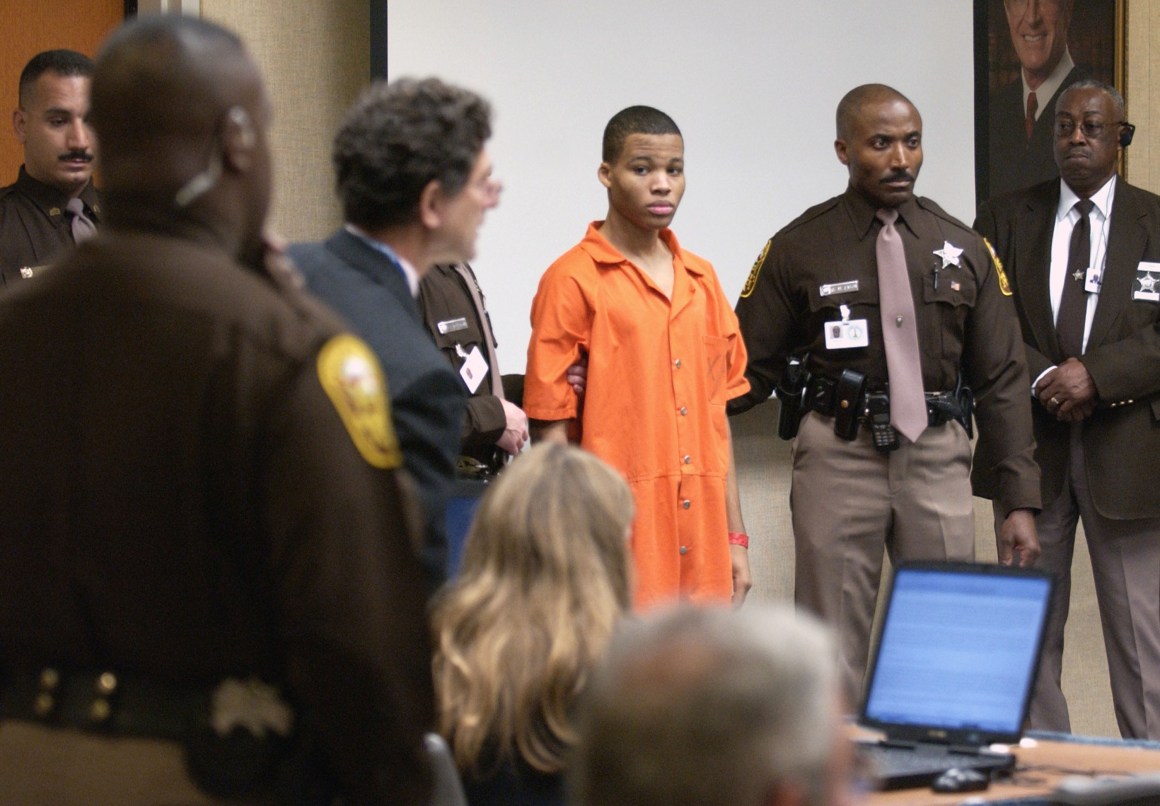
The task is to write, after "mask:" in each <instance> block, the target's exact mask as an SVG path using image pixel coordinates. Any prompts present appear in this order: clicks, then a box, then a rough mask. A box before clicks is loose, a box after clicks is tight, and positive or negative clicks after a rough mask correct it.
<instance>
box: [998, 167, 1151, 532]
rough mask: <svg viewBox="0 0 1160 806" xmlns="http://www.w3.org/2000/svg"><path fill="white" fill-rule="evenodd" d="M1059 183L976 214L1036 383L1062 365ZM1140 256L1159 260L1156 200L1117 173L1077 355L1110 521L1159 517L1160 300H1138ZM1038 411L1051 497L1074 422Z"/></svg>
mask: <svg viewBox="0 0 1160 806" xmlns="http://www.w3.org/2000/svg"><path fill="white" fill-rule="evenodd" d="M1059 188H1060V182H1059V181H1058V180H1054V181H1048V182H1044V183H1041V184H1039V185H1036V186H1035V187H1032V188H1028V189H1026V190H1023V191H1018V192H1015V193H1010V194H1007V195H1004V196H1001V197H999V198H997V199H992V200H991V201H990V202H987V203H986V204H984V205H982V207H980V208H979V215H978V218H976V219H975V229H977V230H978V231H979V232H981V233H982V234H983V236H984V237H986V238H987V239H988V240H989V241H991V243H993V244H994V246H995V249H996V250H997V252H998V254H999V259H1000V260H1001V261H1002V263H1003V266H1004V267H1005V269H1006V273H1007V278H1008V280H1009V281H1010V284H1011V287H1012V289H1013V291H1014V295H1015V307H1016V310H1017V311H1018V314H1019V324H1020V326H1021V327H1022V328H1023V340H1024V342H1025V344H1026V346H1027V368H1028V370H1030V374H1031V378H1032V380H1034V379H1035V378H1036V377H1038V376H1039V375H1040V374H1041V373H1042V372H1043V371H1044V370H1046V369H1047V368H1048V367H1051V366H1053V365H1056V364H1059V363H1061V362H1062V361H1063V355H1062V353H1061V352H1060V349H1059V343H1058V340H1057V339H1056V335H1055V323H1054V318H1053V316H1052V312H1051V300H1050V297H1049V290H1048V288H1049V286H1048V282H1049V280H1048V274H1049V264H1050V261H1051V239H1052V233H1053V229H1054V226H1055V223H1054V221H1055V211H1056V208H1057V207H1058V205H1059ZM1142 260H1143V261H1160V196H1156V195H1155V194H1152V193H1149V192H1147V191H1145V190H1140V189H1139V188H1135V187H1132V186H1131V185H1129V184H1128V183H1127V182H1125V181H1124V180H1123V179H1119V180H1117V182H1116V188H1115V196H1114V199H1113V202H1112V217H1111V221H1110V222H1109V231H1108V247H1107V261H1106V265H1105V268H1104V276H1103V286H1102V288H1101V291H1100V299H1099V304H1098V306H1097V307H1096V313H1095V319H1094V321H1093V322H1092V329H1091V334H1090V335H1089V337H1088V344H1087V351H1086V352H1085V353H1084V354H1083V356H1082V358H1081V359H1080V360H1081V361H1083V364H1084V366H1085V367H1086V368H1087V370H1088V372H1089V373H1091V376H1092V380H1093V381H1094V382H1095V385H1096V389H1097V393H1098V396H1099V397H1098V399H1099V405H1098V408H1097V409H1096V411H1095V413H1094V414H1093V415H1092V416H1091V417H1090V418H1089V419H1088V420H1087V421H1086V422H1085V423H1084V429H1083V446H1084V458H1085V460H1086V466H1087V473H1088V482H1089V484H1090V486H1091V491H1092V498H1093V500H1094V501H1095V506H1096V509H1097V510H1098V511H1099V513H1100V514H1101V515H1103V516H1105V517H1108V518H1117V519H1125V518H1155V517H1160V495H1157V494H1156V481H1155V477H1154V472H1155V470H1154V468H1155V462H1156V457H1157V456H1160V303H1155V302H1149V301H1145V300H1134V299H1133V291H1134V290H1137V289H1139V288H1140V284H1139V283H1138V282H1137V267H1138V265H1139V263H1140V261H1142ZM1032 409H1033V412H1034V421H1035V438H1036V441H1037V443H1038V446H1037V448H1036V452H1035V458H1036V460H1037V461H1038V462H1039V465H1040V467H1041V468H1042V469H1043V476H1042V484H1043V501H1044V503H1047V502H1049V501H1051V500H1053V499H1054V498H1055V496H1056V495H1058V493H1059V491H1060V488H1061V486H1062V484H1063V477H1064V470H1065V468H1066V466H1067V464H1066V463H1067V454H1068V432H1069V427H1068V425H1067V424H1066V423H1060V422H1059V421H1058V420H1056V419H1055V417H1054V416H1053V415H1051V414H1048V412H1047V410H1046V409H1044V408H1043V406H1042V405H1040V404H1039V403H1035V404H1034V405H1033V406H1032Z"/></svg>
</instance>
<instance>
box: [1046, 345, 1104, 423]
mask: <svg viewBox="0 0 1160 806" xmlns="http://www.w3.org/2000/svg"><path fill="white" fill-rule="evenodd" d="M1035 395H1036V397H1038V398H1039V402H1040V403H1042V404H1043V406H1044V408H1046V409H1047V410H1048V411H1049V412H1051V413H1052V414H1054V415H1055V416H1056V417H1057V418H1058V419H1060V420H1062V421H1064V422H1078V421H1080V420H1082V419H1084V418H1085V417H1089V416H1091V414H1092V412H1094V411H1095V408H1096V385H1095V383H1094V382H1093V381H1092V376H1091V375H1090V374H1089V373H1088V371H1087V367H1085V366H1084V365H1083V362H1082V361H1080V360H1079V359H1078V358H1069V359H1067V360H1066V361H1064V362H1063V363H1062V364H1060V365H1059V366H1058V367H1056V368H1055V369H1053V370H1051V371H1050V372H1048V373H1047V374H1046V375H1044V376H1043V377H1042V378H1040V379H1039V384H1038V385H1037V386H1036V387H1035Z"/></svg>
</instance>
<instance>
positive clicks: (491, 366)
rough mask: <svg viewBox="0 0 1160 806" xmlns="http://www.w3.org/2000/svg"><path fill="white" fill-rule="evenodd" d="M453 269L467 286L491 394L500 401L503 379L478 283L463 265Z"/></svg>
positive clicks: (457, 264) (459, 264) (489, 321)
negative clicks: (477, 327) (481, 332)
mask: <svg viewBox="0 0 1160 806" xmlns="http://www.w3.org/2000/svg"><path fill="white" fill-rule="evenodd" d="M453 268H454V269H455V272H456V273H457V274H458V275H459V276H460V277H462V278H463V282H464V283H466V284H467V290H468V292H469V293H470V294H471V301H472V303H473V304H474V305H475V313H476V315H477V316H478V317H479V327H480V329H481V330H482V331H483V343H484V344H485V345H487V367H488V373H489V374H490V375H491V393H492V394H493V395H495V396H496V397H498V398H500V399H501V400H502V399H503V378H502V377H501V376H500V374H499V359H498V358H497V356H496V354H495V338H494V337H493V335H492V332H491V320H490V319H488V317H487V311H486V310H484V308H483V295H481V294H480V293H479V283H477V282H476V281H475V275H474V274H473V273H472V271H471V269H469V268H467V267H466V266H464V265H463V264H461V263H456V264H455V266H453Z"/></svg>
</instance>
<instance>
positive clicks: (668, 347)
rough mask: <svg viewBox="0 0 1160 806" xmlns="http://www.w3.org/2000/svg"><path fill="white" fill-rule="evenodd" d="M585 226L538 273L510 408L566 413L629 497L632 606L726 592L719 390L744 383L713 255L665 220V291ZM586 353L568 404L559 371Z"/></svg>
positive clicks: (738, 342)
mask: <svg viewBox="0 0 1160 806" xmlns="http://www.w3.org/2000/svg"><path fill="white" fill-rule="evenodd" d="M601 223H602V222H595V223H593V224H590V225H589V227H588V232H587V233H586V234H585V236H584V240H582V241H581V242H580V243H579V244H578V245H577V246H575V247H573V248H572V249H570V250H569V251H568V252H566V253H565V254H564V255H563V256H562V257H560V258H559V259H558V260H557V261H556V262H555V263H553V264H552V265H551V266H550V267H549V268H548V271H547V272H545V274H544V276H543V278H542V279H541V280H540V287H539V289H538V291H537V292H536V298H535V300H534V302H533V303H532V339H531V343H530V344H529V346H528V365H527V377H526V380H525V387H524V409H525V411H526V412H527V414H528V417H530V418H533V419H536V420H566V419H571V418H573V417H579V419H580V422H581V429H582V430H581V442H580V444H581V446H582V447H584V448H586V449H587V450H590V451H592V452H593V453H595V454H596V455H597V456H599V457H601V458H602V459H604V460H605V461H607V462H608V463H609V464H611V465H612V466H613V467H615V468H617V469H618V470H620V471H621V473H623V474H624V476H625V478H626V479H627V480H628V483H629V485H630V486H631V487H632V491H633V494H634V495H635V497H636V508H637V511H636V520H635V521H634V523H633V537H632V551H633V559H634V561H635V565H636V585H637V589H636V603H637V606H638V607H644V606H648V605H652V604H657V603H661V602H664V601H668V600H671V599H674V598H676V597H678V596H680V597H684V598H688V599H691V600H694V601H725V602H727V601H729V598H730V596H731V595H732V590H733V580H732V564H731V561H730V555H729V545H728V540H727V535H728V525H727V522H726V514H725V477H726V473H727V472H728V469H729V440H728V425H727V423H726V420H725V402H726V401H727V400H728V399H730V398H732V397H736V396H737V395H740V394H743V393H744V392H746V391H747V390H748V389H749V382H748V381H747V380H745V345H744V343H743V342H742V339H741V334H740V331H739V329H738V325H737V317H736V315H734V313H733V310H732V308H731V307H730V305H729V303H728V302H727V300H726V298H725V295H724V293H723V292H722V290H721V285H720V283H719V282H718V280H717V275H716V274H715V273H714V271H713V267H712V266H711V265H710V264H709V263H708V262H707V261H705V260H703V259H702V258H699V257H697V256H696V255H694V254H692V253H691V252H686V251H684V250H683V249H681V247H680V245H679V244H678V243H677V239H676V237H675V236H674V235H673V234H672V232H670V231H669V230H667V229H666V230H662V232H661V233H660V235H661V238H662V239H663V240H664V242H665V244H666V245H667V246H668V247H669V249H670V250H671V251H672V253H673V255H674V258H673V270H674V282H673V293H672V299H671V300H670V299H669V298H668V297H666V296H665V295H664V293H662V292H661V290H660V289H659V288H658V287H657V286H656V284H655V283H654V282H653V281H652V279H651V278H649V277H648V276H647V275H646V274H644V273H643V272H642V271H640V270H639V269H638V268H637V267H636V266H634V265H633V264H632V263H631V262H629V261H628V260H627V259H626V258H625V257H624V256H623V255H621V254H620V253H619V252H618V251H617V250H616V249H615V248H614V247H613V246H612V245H611V244H610V243H609V242H608V241H607V240H605V238H604V237H603V236H602V235H601V234H600V232H599V230H598V229H597V228H598V227H599V226H600V224H601ZM582 348H583V349H584V350H586V351H587V352H588V381H587V387H586V389H585V394H584V403H583V409H582V411H578V407H577V398H576V394H575V393H574V392H573V391H572V388H571V386H570V385H569V384H568V381H567V380H566V378H565V372H566V370H567V368H568V366H569V365H570V364H572V363H573V362H574V361H576V359H577V358H578V357H579V356H580V353H581V349H582Z"/></svg>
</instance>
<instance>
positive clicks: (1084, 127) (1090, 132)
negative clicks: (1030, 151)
mask: <svg viewBox="0 0 1160 806" xmlns="http://www.w3.org/2000/svg"><path fill="white" fill-rule="evenodd" d="M1124 125H1126V121H1123V120H1121V121H1119V122H1118V123H1113V124H1111V125H1110V126H1109V125H1108V124H1106V123H1103V122H1101V121H1096V120H1085V121H1084V122H1083V123H1081V124H1079V130H1080V131H1081V132H1083V136H1084V137H1085V138H1087V139H1088V140H1099V139H1100V138H1101V137H1103V136H1104V132H1105V131H1106V130H1108V129H1111V128H1117V129H1118V128H1119V127H1120V126H1124ZM1075 128H1076V125H1075V121H1074V120H1068V119H1067V118H1062V119H1060V120H1057V121H1055V129H1054V131H1055V136H1056V138H1057V139H1059V138H1064V137H1071V136H1072V135H1073V134H1075Z"/></svg>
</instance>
